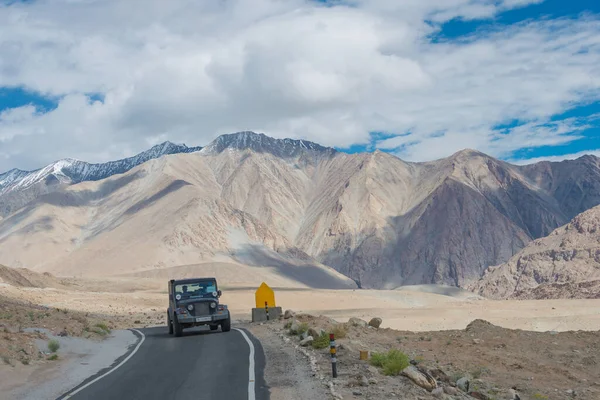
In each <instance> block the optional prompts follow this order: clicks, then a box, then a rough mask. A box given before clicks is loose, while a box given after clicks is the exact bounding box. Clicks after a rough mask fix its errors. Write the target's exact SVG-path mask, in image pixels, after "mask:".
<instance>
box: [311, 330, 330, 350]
mask: <svg viewBox="0 0 600 400" xmlns="http://www.w3.org/2000/svg"><path fill="white" fill-rule="evenodd" d="M312 347H313V348H315V349H324V348H326V347H329V335H328V334H326V333H323V334H321V335H320V336H318V337H316V338H315V339H314V340H313V342H312Z"/></svg>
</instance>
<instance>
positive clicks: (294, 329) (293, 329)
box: [290, 320, 300, 333]
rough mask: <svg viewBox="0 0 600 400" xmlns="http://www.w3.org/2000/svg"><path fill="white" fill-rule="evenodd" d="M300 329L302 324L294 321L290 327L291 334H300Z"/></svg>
mask: <svg viewBox="0 0 600 400" xmlns="http://www.w3.org/2000/svg"><path fill="white" fill-rule="evenodd" d="M299 328H300V324H299V323H298V321H296V320H293V321H292V325H290V332H291V333H295V332H298V329H299Z"/></svg>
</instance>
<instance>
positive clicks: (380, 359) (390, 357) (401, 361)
mask: <svg viewBox="0 0 600 400" xmlns="http://www.w3.org/2000/svg"><path fill="white" fill-rule="evenodd" d="M370 363H371V365H373V366H375V367H379V368H382V372H383V374H384V375H388V376H389V375H392V376H395V375H399V374H400V372H402V370H403V369H404V368H406V367H408V366H409V365H410V359H409V358H408V356H407V355H406V354H404V353H403V352H401V351H400V350H396V349H392V350H390V351H388V352H387V353H373V354H372V355H371V359H370Z"/></svg>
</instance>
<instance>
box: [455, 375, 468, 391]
mask: <svg viewBox="0 0 600 400" xmlns="http://www.w3.org/2000/svg"><path fill="white" fill-rule="evenodd" d="M456 387H458V388H459V389H460V390H462V391H463V392H465V393H468V392H469V379H468V378H465V377H462V378H460V379H459V380H457V381H456Z"/></svg>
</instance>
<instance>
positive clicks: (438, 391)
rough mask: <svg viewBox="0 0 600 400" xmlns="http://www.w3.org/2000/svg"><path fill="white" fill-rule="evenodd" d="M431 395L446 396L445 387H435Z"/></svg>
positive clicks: (440, 397) (441, 397) (439, 397)
mask: <svg viewBox="0 0 600 400" xmlns="http://www.w3.org/2000/svg"><path fill="white" fill-rule="evenodd" d="M431 395H432V396H433V397H435V398H437V399H443V398H444V389H443V388H441V387H438V388H435V389H433V390H432V391H431Z"/></svg>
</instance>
